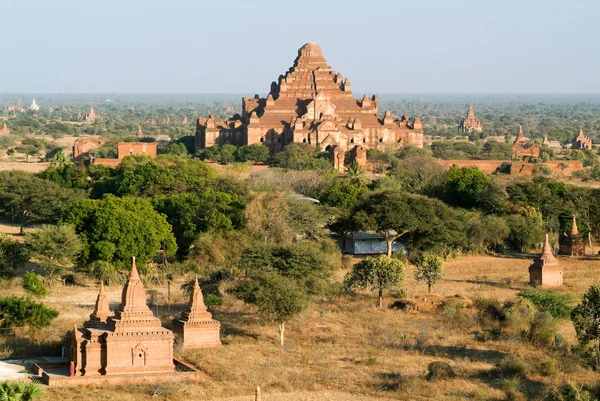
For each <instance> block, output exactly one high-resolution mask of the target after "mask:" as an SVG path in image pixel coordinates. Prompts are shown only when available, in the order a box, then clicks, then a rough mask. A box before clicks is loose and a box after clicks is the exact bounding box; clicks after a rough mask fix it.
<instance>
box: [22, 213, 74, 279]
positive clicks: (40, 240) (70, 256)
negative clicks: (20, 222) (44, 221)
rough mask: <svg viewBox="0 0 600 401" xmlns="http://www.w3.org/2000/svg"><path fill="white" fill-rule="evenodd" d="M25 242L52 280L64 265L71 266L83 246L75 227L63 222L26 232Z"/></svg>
mask: <svg viewBox="0 0 600 401" xmlns="http://www.w3.org/2000/svg"><path fill="white" fill-rule="evenodd" d="M25 244H26V246H27V248H28V249H29V250H30V251H31V253H32V255H33V256H34V257H35V258H36V259H38V261H39V262H40V266H41V267H42V268H43V269H44V271H45V272H46V274H47V275H48V277H49V278H50V280H54V278H55V276H57V275H58V274H59V273H60V272H62V271H63V269H64V268H65V267H68V266H72V265H73V264H74V262H75V259H76V257H77V255H79V253H80V252H81V250H82V248H83V247H82V243H81V239H80V238H79V236H78V235H77V233H75V229H74V228H73V227H72V226H70V225H64V224H60V225H57V226H50V225H45V226H43V227H42V228H40V229H39V230H37V231H34V232H31V233H26V234H25Z"/></svg>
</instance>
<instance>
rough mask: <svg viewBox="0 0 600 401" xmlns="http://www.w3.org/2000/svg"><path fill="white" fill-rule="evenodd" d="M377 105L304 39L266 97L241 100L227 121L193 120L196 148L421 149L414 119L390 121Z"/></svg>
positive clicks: (420, 128) (419, 129)
mask: <svg viewBox="0 0 600 401" xmlns="http://www.w3.org/2000/svg"><path fill="white" fill-rule="evenodd" d="M378 106H379V99H378V96H377V95H373V96H372V97H367V96H366V95H365V96H363V98H362V99H356V98H354V97H353V95H352V86H351V84H350V80H349V79H348V78H345V79H344V78H343V77H342V74H341V73H336V72H335V71H333V70H332V69H331V67H330V66H329V65H327V61H326V60H325V58H324V57H323V51H322V49H321V46H319V45H318V44H316V43H307V44H305V45H304V46H302V47H301V48H300V49H299V50H298V57H296V60H295V61H294V65H293V66H292V67H291V68H290V69H289V70H288V71H287V72H286V73H285V75H280V76H279V79H278V81H277V82H273V83H271V90H270V92H269V94H268V95H267V97H266V98H261V97H259V96H258V95H255V96H254V97H253V98H243V99H242V114H241V115H239V114H235V115H234V116H233V117H231V118H229V119H228V120H216V119H215V118H214V116H212V115H211V116H209V117H208V118H204V117H200V118H198V121H197V125H196V149H204V148H206V147H209V146H213V145H215V144H216V145H225V144H231V145H236V146H243V145H252V144H263V145H264V146H267V147H268V148H269V150H270V151H271V152H272V153H276V152H279V151H281V150H282V149H283V148H284V147H285V146H286V145H287V144H290V143H308V144H311V145H314V146H315V147H319V148H320V149H322V150H328V149H331V148H333V147H335V148H337V149H338V150H339V151H343V152H348V151H352V150H353V149H354V148H356V147H360V148H361V149H363V150H364V149H384V148H390V147H392V148H396V147H401V146H405V145H414V146H417V147H423V124H422V122H421V119H420V118H414V119H412V120H411V119H409V118H408V117H407V116H402V118H400V119H396V118H394V117H392V115H391V113H390V112H389V111H386V112H385V113H384V115H383V116H380V115H379V108H378ZM355 151H356V150H355Z"/></svg>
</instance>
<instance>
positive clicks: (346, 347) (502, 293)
mask: <svg viewBox="0 0 600 401" xmlns="http://www.w3.org/2000/svg"><path fill="white" fill-rule="evenodd" d="M561 263H562V265H563V266H564V267H565V276H564V277H565V286H564V287H563V288H561V289H560V290H559V291H561V292H565V293H570V294H572V295H574V296H576V297H577V298H578V299H579V298H580V296H581V294H582V293H583V292H584V291H585V290H586V289H587V288H588V287H589V286H590V285H591V284H592V283H593V282H594V281H596V280H597V279H598V277H600V260H591V259H588V260H584V259H576V258H563V259H561ZM529 264H530V260H529V259H515V258H502V257H487V256H463V257H461V258H459V259H458V260H455V261H449V262H447V264H446V276H445V278H444V280H443V281H441V282H440V283H439V284H438V285H436V286H435V287H434V292H436V293H437V294H440V295H442V296H451V295H455V294H462V295H464V296H466V297H469V298H470V299H472V300H476V299H478V298H483V299H497V300H499V301H505V300H510V299H515V298H516V294H517V293H518V292H519V291H520V290H522V289H524V288H527V287H526V281H527V279H528V274H527V267H528V265H529ZM341 276H342V274H336V277H341ZM412 277H413V272H412V268H411V267H408V271H407V281H406V283H405V284H404V288H405V289H406V290H407V293H408V296H409V297H413V296H414V295H416V294H423V293H424V292H426V286H425V285H424V284H422V283H418V284H417V283H416V282H415V281H414V279H413V278H412ZM174 287H175V288H176V290H175V291H174V293H175V295H174V304H173V306H172V308H171V314H169V313H168V312H167V307H166V305H165V293H166V291H165V288H164V287H159V286H157V285H154V284H153V283H147V288H148V289H153V290H156V291H158V293H159V294H161V297H160V298H159V302H160V306H159V314H160V316H161V318H162V319H163V321H164V322H169V321H170V320H171V318H172V316H173V315H174V314H177V313H179V312H180V311H181V310H182V309H183V307H184V304H185V302H186V299H185V297H184V295H183V294H182V293H180V292H179V290H178V287H179V286H178V285H176V286H174ZM96 291H97V290H96V288H95V285H94V284H93V283H90V284H89V285H88V286H86V287H81V286H80V287H62V286H57V287H54V288H52V289H51V291H50V294H49V295H48V296H47V297H46V298H45V300H44V301H45V302H46V303H47V304H48V305H50V306H52V307H54V308H56V309H58V310H60V312H61V314H60V316H59V317H58V318H57V319H56V320H55V321H54V323H53V325H52V326H51V327H49V328H47V329H44V330H43V331H42V332H41V333H37V335H36V336H34V337H27V338H26V339H22V340H8V341H6V340H5V341H4V342H0V358H9V357H10V358H18V357H24V356H30V355H33V354H36V353H37V354H39V353H46V354H48V353H51V352H52V351H54V352H58V350H59V344H60V340H61V338H62V336H63V334H64V333H65V332H66V330H68V329H70V328H72V327H73V324H74V323H77V324H81V323H82V322H83V320H84V319H86V318H87V316H88V315H89V314H90V313H91V311H92V309H93V304H94V301H95V297H96ZM120 291H121V287H120V286H118V285H113V286H111V287H110V288H108V295H109V297H110V300H111V306H112V307H113V308H114V307H115V306H116V305H117V303H118V302H119V300H120ZM4 293H21V289H20V288H19V287H18V286H17V285H16V283H13V284H12V286H11V288H10V289H9V290H7V291H4ZM375 302H376V299H375V297H374V296H373V295H372V294H358V295H355V296H347V295H341V296H339V297H334V298H333V299H323V300H321V301H319V302H316V303H314V304H313V305H311V306H310V307H309V309H308V310H306V311H305V312H304V313H303V314H301V315H300V316H299V317H298V318H296V319H294V320H293V321H291V322H290V323H289V325H288V329H287V331H286V346H285V347H283V348H281V347H280V346H279V345H277V331H276V326H275V325H273V324H268V323H264V322H261V321H260V320H259V319H258V317H257V315H256V314H255V313H254V312H255V311H254V310H253V309H252V308H251V307H248V306H246V305H244V304H242V303H241V302H239V301H237V300H235V299H233V298H231V297H229V296H226V297H225V302H224V304H223V305H222V306H221V307H219V308H218V309H217V310H216V311H215V317H216V318H217V319H218V320H220V321H221V323H222V340H223V346H222V347H220V348H215V349H206V350H200V351H190V352H186V353H184V354H183V355H180V356H181V357H183V358H184V359H186V360H187V361H188V362H190V363H192V364H194V365H195V366H197V367H198V368H199V369H200V370H201V371H202V372H203V373H204V374H205V379H204V380H202V381H200V382H197V383H196V382H171V383H157V384H134V383H131V384H128V385H115V386H112V387H100V386H84V387H73V388H48V389H47V396H46V398H47V399H48V400H53V401H54V400H56V401H60V400H65V401H67V400H69V401H71V400H72V401H75V400H77V401H79V400H81V399H87V400H123V401H133V400H136V401H146V400H178V401H185V400H190V401H191V400H194V401H196V400H206V401H209V400H220V401H226V400H227V401H234V400H235V401H242V400H247V401H250V400H251V399H252V394H253V392H254V388H255V387H256V386H257V385H260V386H261V388H262V389H263V399H264V400H265V401H275V400H280V401H284V400H285V401H288V400H289V401H292V400H293V401H303V400H306V401H308V400H311V401H312V400H332V401H334V400H335V401H342V400H348V401H352V400H356V401H362V400H373V399H377V400H400V399H401V400H430V399H435V400H444V401H446V400H448V401H449V400H463V399H475V400H503V399H506V395H505V391H504V390H505V386H506V380H503V379H504V377H503V376H502V374H501V373H499V372H498V369H496V364H497V363H499V362H500V361H502V360H503V359H505V358H506V357H508V356H515V357H517V358H520V359H522V360H523V361H525V362H526V364H527V365H528V366H530V367H531V370H530V372H528V374H527V376H526V378H522V379H521V380H520V381H518V382H517V383H516V384H513V386H515V388H517V389H518V390H520V392H519V394H521V395H522V397H525V398H522V399H540V398H541V397H542V396H543V394H544V392H545V391H546V390H547V388H548V387H549V386H552V385H554V384H558V383H563V382H567V381H571V382H575V383H578V384H580V385H585V386H588V387H589V388H592V389H594V388H596V387H597V386H598V382H599V381H600V374H598V373H595V372H593V371H592V370H591V369H588V368H584V367H582V366H581V364H579V363H572V362H570V361H571V359H569V356H568V355H565V352H564V351H558V350H554V349H548V348H546V347H538V346H534V345H532V344H531V343H529V342H527V341H525V340H522V339H520V338H518V336H516V337H514V336H513V337H510V338H503V339H499V340H490V339H484V340H482V339H481V338H478V335H477V334H478V333H479V332H480V331H481V330H482V329H484V328H482V327H481V326H480V324H479V323H478V320H477V312H476V310H475V308H472V309H471V308H468V309H464V310H460V311H457V310H435V311H432V312H428V313H424V312H414V311H411V312H403V311H399V310H395V309H377V308H375ZM386 302H387V303H388V304H391V303H392V302H393V299H392V298H390V297H388V298H386ZM166 325H167V326H169V323H166ZM559 331H560V332H561V333H563V335H564V339H565V340H564V341H565V342H566V343H567V344H575V343H576V340H575V338H574V330H573V328H572V325H571V323H570V322H569V321H568V320H563V321H562V322H561V324H560V327H559ZM549 358H550V359H552V360H555V361H556V364H557V369H556V371H555V372H553V373H552V374H550V375H544V372H543V371H542V370H540V369H538V368H536V367H537V366H540V365H541V364H543V363H544V362H545V361H548V359H549ZM435 361H443V362H447V363H448V364H450V365H451V366H452V368H453V369H454V371H455V372H456V377H454V378H448V379H443V380H437V381H429V380H427V378H426V375H427V370H428V368H427V367H428V364H429V363H431V362H435Z"/></svg>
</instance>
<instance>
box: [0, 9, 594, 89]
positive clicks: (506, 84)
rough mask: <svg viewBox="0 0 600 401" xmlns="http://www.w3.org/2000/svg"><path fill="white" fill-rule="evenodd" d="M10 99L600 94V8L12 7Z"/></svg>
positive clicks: (2, 15)
mask: <svg viewBox="0 0 600 401" xmlns="http://www.w3.org/2000/svg"><path fill="white" fill-rule="evenodd" d="M0 21H1V22H0V38H2V41H1V42H2V45H1V47H0V49H1V50H0V51H1V52H0V57H1V61H0V93H114V92H118V93H238V94H239V93H243V94H250V95H252V94H254V93H260V94H263V93H266V92H268V90H269V85H270V83H271V82H272V81H275V80H277V77H278V76H279V75H280V74H283V73H285V71H286V70H287V69H288V68H289V67H290V66H291V65H292V63H293V61H294V59H295V57H296V55H297V50H298V48H300V47H301V46H302V45H303V44H304V43H307V42H316V43H319V44H320V45H321V46H322V47H323V54H324V56H325V58H326V59H327V61H328V64H329V65H330V66H331V67H332V68H333V70H335V71H338V72H341V73H342V74H343V75H344V77H349V78H350V79H351V81H352V89H353V91H354V92H355V93H369V94H370V93H600V1H598V0H568V1H567V0H419V1H417V0H411V1H405V0H387V1H385V0H380V1H378V0H363V1H355V0H296V1H291V0H287V1H282V0H279V1H277V0H218V1H215V0H210V1H209V0H161V1H158V0H101V1H87V0H0Z"/></svg>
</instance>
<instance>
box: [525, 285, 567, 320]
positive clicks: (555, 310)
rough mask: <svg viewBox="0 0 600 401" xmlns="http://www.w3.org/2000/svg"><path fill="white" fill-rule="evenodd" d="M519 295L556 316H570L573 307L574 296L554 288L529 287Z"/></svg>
mask: <svg viewBox="0 0 600 401" xmlns="http://www.w3.org/2000/svg"><path fill="white" fill-rule="evenodd" d="M519 296H520V297H522V298H525V299H528V300H529V301H531V303H533V305H535V307H536V308H537V310H539V311H540V312H548V313H550V314H551V315H552V316H554V317H556V318H564V317H568V316H569V315H570V314H571V310H572V309H573V306H572V305H573V301H574V299H573V297H572V296H571V295H569V294H561V293H559V292H556V291H553V290H542V289H527V290H524V291H521V292H520V293H519Z"/></svg>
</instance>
